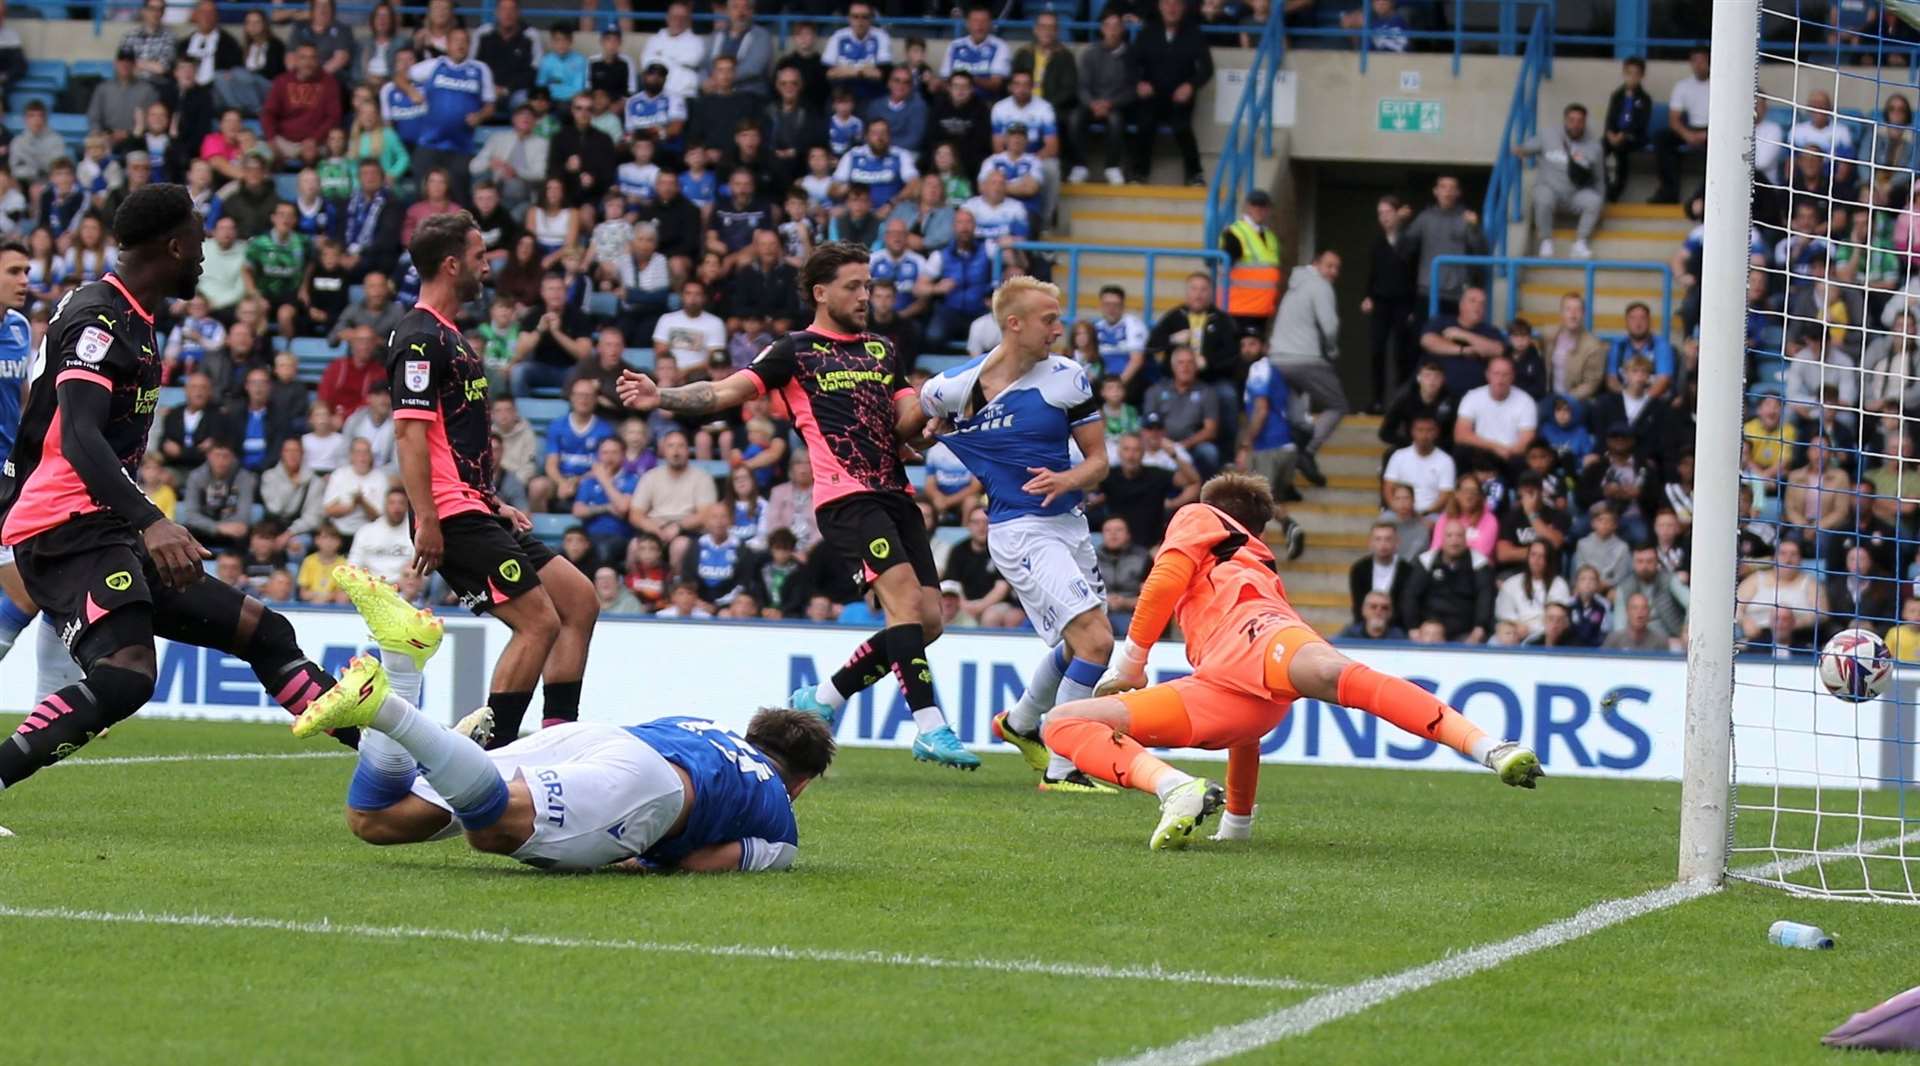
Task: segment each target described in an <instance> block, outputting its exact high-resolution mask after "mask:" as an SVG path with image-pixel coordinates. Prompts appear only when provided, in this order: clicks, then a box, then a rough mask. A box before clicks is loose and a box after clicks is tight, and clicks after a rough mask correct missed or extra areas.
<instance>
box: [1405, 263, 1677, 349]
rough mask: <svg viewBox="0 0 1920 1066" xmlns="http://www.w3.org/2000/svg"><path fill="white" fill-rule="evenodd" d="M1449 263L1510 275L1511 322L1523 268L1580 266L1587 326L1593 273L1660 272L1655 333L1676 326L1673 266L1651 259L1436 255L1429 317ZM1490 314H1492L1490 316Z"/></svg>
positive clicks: (1517, 306)
mask: <svg viewBox="0 0 1920 1066" xmlns="http://www.w3.org/2000/svg"><path fill="white" fill-rule="evenodd" d="M1448 266H1467V267H1486V268H1489V269H1491V270H1492V271H1493V272H1494V273H1495V274H1497V275H1501V276H1504V277H1506V278H1507V281H1508V285H1507V314H1506V317H1505V318H1504V319H1501V321H1502V322H1511V321H1513V320H1514V319H1515V318H1518V317H1519V314H1520V271H1521V270H1523V269H1525V268H1528V267H1542V268H1548V269H1553V270H1580V271H1584V272H1585V274H1586V278H1585V282H1584V287H1583V288H1582V290H1581V295H1582V297H1583V298H1584V299H1585V300H1586V302H1587V327H1588V328H1589V329H1591V328H1592V327H1593V290H1594V276H1595V275H1596V274H1598V273H1599V272H1600V271H1602V270H1622V271H1625V270H1632V271H1640V272H1643V273H1650V274H1658V275H1660V321H1659V322H1657V323H1655V325H1654V333H1655V335H1656V336H1661V337H1664V336H1667V335H1668V334H1669V333H1671V332H1672V330H1673V267H1671V266H1669V265H1668V264H1666V263H1661V262H1658V261H1656V260H1652V259H1542V258H1540V257H1538V256H1530V255H1436V256H1434V257H1433V263H1432V265H1431V267H1430V268H1429V270H1428V275H1427V288H1428V292H1429V293H1431V295H1429V296H1428V297H1427V317H1428V318H1439V317H1440V268H1441V267H1448ZM1488 317H1489V318H1491V317H1492V315H1489V316H1488Z"/></svg>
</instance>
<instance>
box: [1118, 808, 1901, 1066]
mask: <svg viewBox="0 0 1920 1066" xmlns="http://www.w3.org/2000/svg"><path fill="white" fill-rule="evenodd" d="M1916 840H1920V830H1915V831H1914V832H1911V833H1907V834H1905V835H1903V836H1897V837H1886V838H1884V839H1880V840H1870V841H1863V842H1862V843H1861V844H1860V846H1859V847H1857V848H1854V849H1850V850H1848V851H1833V852H1822V853H1818V854H1806V855H1799V856H1795V857H1793V858H1788V859H1781V860H1777V861H1775V862H1771V863H1768V864H1766V865H1765V866H1764V867H1754V868H1752V869H1751V870H1749V871H1746V872H1750V873H1756V874H1763V875H1766V876H1774V877H1785V876H1787V875H1789V874H1793V873H1798V872H1800V871H1802V870H1805V869H1808V868H1810V867H1813V866H1817V865H1819V864H1821V863H1825V862H1833V861H1837V860H1841V859H1845V858H1847V857H1848V856H1849V855H1855V854H1866V853H1870V852H1876V851H1882V850H1885V849H1887V848H1891V847H1894V846H1896V845H1900V844H1905V843H1911V842H1913V841H1916ZM1720 887H1721V886H1719V885H1717V884H1711V883H1708V882H1704V881H1702V882H1693V883H1683V884H1673V885H1667V886H1665V887H1664V888H1656V889H1653V890H1651V891H1647V892H1642V893H1641V894H1639V895H1637V896H1628V897H1626V898H1623V899H1610V900H1606V901H1604V902H1601V903H1596V904H1594V905H1593V906H1591V907H1588V908H1586V909H1585V910H1583V911H1581V912H1579V913H1578V914H1575V915H1573V916H1572V917H1570V918H1562V919H1561V920H1559V921H1557V922H1550V923H1548V924H1546V925H1543V926H1541V927H1539V928H1538V929H1534V930H1532V931H1531V932H1527V933H1522V934H1520V935H1519V936H1516V937H1512V938H1510V939H1507V940H1502V941H1499V942H1497V943H1493V944H1482V945H1480V946H1479V947H1475V948H1469V949H1468V950H1466V951H1463V952H1460V953H1459V954H1457V955H1449V956H1447V957H1446V958H1444V959H1440V960H1439V961H1437V962H1430V963H1427V964H1426V965H1424V966H1416V967H1414V968H1412V969H1410V970H1402V971H1400V972H1399V973H1394V974H1388V975H1386V976H1384V977H1375V978H1371V979H1369V980H1365V981H1361V982H1359V983H1357V984H1351V985H1346V986H1344V987H1341V988H1334V989H1330V990H1328V991H1325V992H1322V993H1320V994H1319V995H1316V996H1314V997H1312V998H1310V999H1307V1000H1304V1001H1302V1002H1300V1003H1296V1004H1293V1005H1292V1006H1289V1007H1283V1008H1281V1009H1280V1010H1277V1011H1274V1012H1273V1013H1272V1014H1266V1015H1262V1016H1261V1017H1258V1018H1253V1019H1250V1020H1248V1021H1244V1022H1238V1023H1236V1024H1233V1025H1224V1026H1221V1027H1220V1028H1218V1029H1215V1030H1213V1031H1211V1032H1207V1033H1202V1034H1200V1035H1199V1036H1195V1037H1190V1038H1188V1039H1186V1040H1182V1041H1180V1042H1178V1043H1174V1044H1168V1045H1166V1046H1165V1047H1158V1048H1153V1049H1151V1050H1149V1051H1144V1052H1141V1053H1139V1054H1136V1055H1132V1056H1129V1057H1126V1058H1121V1059H1108V1060H1105V1062H1104V1066H1197V1064H1200V1063H1209V1062H1218V1061H1220V1060H1221V1059H1225V1058H1231V1057H1233V1056H1235V1055H1241V1054H1245V1053H1246V1052H1249V1051H1255V1050H1258V1049H1259V1048H1263V1047H1266V1046H1267V1045H1269V1044H1275V1043H1278V1042H1280V1041H1282V1040H1286V1039H1288V1038H1290V1037H1296V1036H1303V1035H1305V1034H1307V1033H1310V1032H1313V1031H1314V1030H1315V1029H1318V1028H1320V1027H1321V1026H1323V1025H1326V1024H1328V1023H1329V1022H1336V1021H1339V1020H1340V1019H1342V1018H1350V1017H1352V1016H1354V1015H1356V1014H1360V1013H1362V1012H1364V1011H1367V1010H1371V1009H1372V1008H1374V1007H1377V1006H1379V1005H1380V1004H1382V1003H1385V1002H1387V1001H1389V1000H1393V999H1397V998H1399V997H1400V996H1403V995H1406V994H1407V993H1409V992H1418V991H1420V990H1422V989H1425V988H1430V987H1432V986H1434V985H1437V984H1441V983H1443V982H1446V981H1455V980H1458V979H1460V978H1462V977H1470V976H1472V975H1474V974H1477V973H1480V972H1482V971H1484V970H1491V969H1493V968H1494V967H1496V966H1500V965H1503V964H1505V963H1508V962H1511V961H1513V960H1514V959H1518V958H1522V957H1524V956H1527V955H1531V954H1533V953H1534V952H1536V951H1544V950H1546V949H1548V948H1553V947H1558V946H1560V945H1561V944H1567V943H1571V942H1573V941H1575V940H1579V939H1581V938H1583V937H1587V936H1591V935H1592V934H1594V933H1597V932H1600V931H1601V930H1603V929H1608V928H1611V927H1612V926H1616V925H1619V924H1621V923H1623V922H1630V921H1632V920H1633V919H1635V918H1639V917H1642V916H1644V915H1648V914H1653V913H1655V912H1657V911H1663V910H1666V909H1667V908H1668V907H1672V906H1676V905H1678V904H1681V903H1685V902H1687V901H1688V900H1694V899H1699V898H1700V897H1702V896H1709V895H1712V894H1713V893H1715V892H1718V891H1720Z"/></svg>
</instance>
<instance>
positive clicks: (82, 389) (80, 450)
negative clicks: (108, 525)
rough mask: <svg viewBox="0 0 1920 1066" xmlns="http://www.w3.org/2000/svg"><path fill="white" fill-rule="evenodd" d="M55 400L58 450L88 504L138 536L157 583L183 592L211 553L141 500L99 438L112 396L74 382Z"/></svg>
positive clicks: (117, 459) (103, 439)
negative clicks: (90, 498)
mask: <svg viewBox="0 0 1920 1066" xmlns="http://www.w3.org/2000/svg"><path fill="white" fill-rule="evenodd" d="M55 389H56V392H55V395H57V396H58V397H59V405H60V412H61V414H62V415H63V416H64V417H63V418H61V420H60V450H61V451H62V452H63V453H65V455H66V458H67V463H68V464H69V465H70V466H72V467H73V471H74V473H76V474H78V475H80V481H81V483H82V484H84V485H85V486H86V487H87V491H88V492H90V493H92V494H93V498H94V499H96V500H99V501H100V502H101V503H104V504H106V506H107V509H108V510H109V511H112V512H113V513H114V514H116V515H118V516H119V517H121V518H123V519H125V520H126V521H127V524H129V525H131V526H132V527H133V528H134V531H135V532H137V533H139V534H140V537H141V540H142V541H143V542H144V543H145V544H146V548H147V554H148V555H149V556H150V557H151V558H152V559H153V563H154V566H155V567H156V568H157V569H158V570H159V571H160V577H161V579H162V580H164V581H165V582H166V583H167V584H168V585H171V586H173V587H174V588H185V587H186V586H187V585H189V584H192V583H193V582H194V581H197V580H199V579H200V578H201V577H202V576H203V572H202V571H201V569H200V562H201V560H203V559H211V558H213V553H212V552H209V551H208V550H207V549H205V548H203V547H201V546H200V542H199V541H197V540H195V539H194V537H193V534H192V533H189V532H187V530H186V529H185V527H183V526H180V525H177V524H175V523H174V522H173V521H172V520H170V519H168V518H167V516H166V515H165V514H163V513H161V511H160V508H158V507H155V506H154V505H153V501H152V500H149V499H147V497H146V495H145V494H144V493H142V492H141V491H140V489H139V487H138V486H136V485H135V484H134V483H133V479H132V478H129V477H128V476H127V472H126V468H124V467H122V466H121V465H120V457H119V456H117V455H115V454H114V452H113V446H112V445H110V444H108V443H107V438H106V437H105V436H103V435H101V432H100V427H101V426H104V425H106V424H107V418H108V415H109V414H110V412H111V409H112V405H113V393H111V392H109V391H108V390H107V389H106V388H105V387H103V386H102V385H101V384H100V383H98V382H96V381H93V380H91V379H89V378H84V377H80V376H75V377H71V378H68V379H67V380H65V381H62V382H60V383H59V384H58V385H57V386H55Z"/></svg>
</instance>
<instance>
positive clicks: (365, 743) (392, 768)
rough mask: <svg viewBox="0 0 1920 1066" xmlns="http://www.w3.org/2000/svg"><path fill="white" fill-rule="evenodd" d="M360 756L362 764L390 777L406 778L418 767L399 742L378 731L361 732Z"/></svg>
mask: <svg viewBox="0 0 1920 1066" xmlns="http://www.w3.org/2000/svg"><path fill="white" fill-rule="evenodd" d="M359 755H360V761H361V762H363V763H365V764H366V765H367V766H368V767H369V768H371V769H372V770H374V771H375V772H376V773H381V774H385V775H386V776H388V777H406V776H408V775H410V774H411V773H412V772H413V771H414V769H415V766H416V764H415V763H414V759H413V756H411V755H409V754H407V749H405V748H403V747H401V746H400V742H399V741H396V740H394V739H393V738H392V737H390V736H388V735H386V734H385V733H382V732H380V731H379V730H378V729H363V730H361V731H360V748H359Z"/></svg>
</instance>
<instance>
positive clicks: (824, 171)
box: [800, 144, 833, 211]
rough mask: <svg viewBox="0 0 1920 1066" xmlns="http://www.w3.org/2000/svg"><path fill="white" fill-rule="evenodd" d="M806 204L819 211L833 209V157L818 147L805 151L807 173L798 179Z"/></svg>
mask: <svg viewBox="0 0 1920 1066" xmlns="http://www.w3.org/2000/svg"><path fill="white" fill-rule="evenodd" d="M800 187H801V188H802V189H805V190H806V191H807V203H808V204H809V205H811V206H812V207H813V208H814V209H816V210H819V211H826V210H830V209H832V207H833V191H832V190H833V156H832V155H831V154H829V153H828V151H827V150H826V149H825V148H824V147H822V146H820V145H817V144H816V145H814V146H813V147H812V148H809V149H807V172H806V173H805V174H804V175H802V176H801V178H800Z"/></svg>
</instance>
